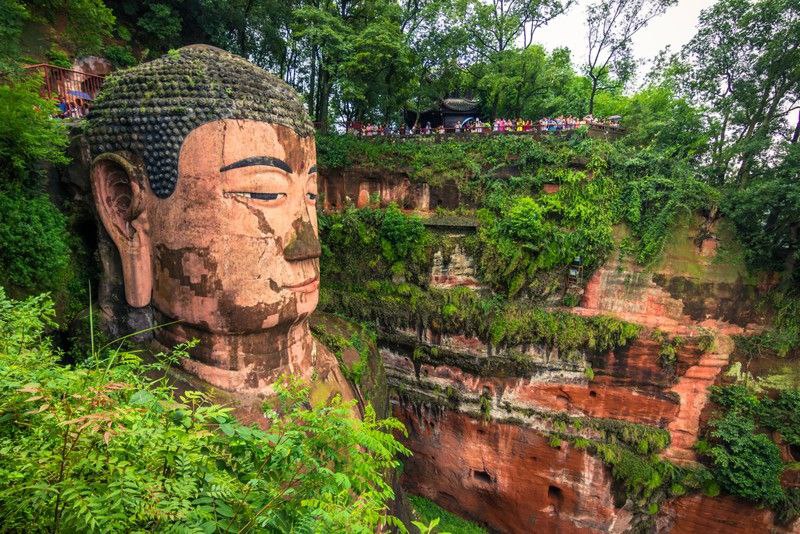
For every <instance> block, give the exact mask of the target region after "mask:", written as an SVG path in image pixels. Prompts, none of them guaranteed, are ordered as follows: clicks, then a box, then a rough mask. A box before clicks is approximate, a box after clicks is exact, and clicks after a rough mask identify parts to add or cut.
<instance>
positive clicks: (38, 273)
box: [0, 187, 74, 293]
mask: <svg viewBox="0 0 800 534" xmlns="http://www.w3.org/2000/svg"><path fill="white" fill-rule="evenodd" d="M71 242H72V238H71V236H70V235H69V233H68V232H67V225H66V219H65V217H64V215H62V214H61V212H60V211H58V209H57V208H56V207H55V206H54V205H53V203H52V202H51V201H50V199H49V198H48V197H47V196H45V195H44V194H27V193H24V192H23V191H22V189H21V188H19V187H14V188H11V189H9V190H4V189H3V188H0V264H2V265H3V270H2V272H0V284H2V285H5V286H11V287H13V288H14V289H15V290H17V291H25V292H29V293H30V292H36V291H44V290H50V291H55V292H60V291H63V290H64V289H66V288H67V286H68V284H69V283H70V280H71V277H72V276H74V274H73V272H72V270H71V269H70V267H71V261H72V260H71V255H70V244H71Z"/></svg>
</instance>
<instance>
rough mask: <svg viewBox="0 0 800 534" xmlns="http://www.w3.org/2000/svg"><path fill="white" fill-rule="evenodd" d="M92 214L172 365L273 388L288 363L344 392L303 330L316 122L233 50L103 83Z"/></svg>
mask: <svg viewBox="0 0 800 534" xmlns="http://www.w3.org/2000/svg"><path fill="white" fill-rule="evenodd" d="M88 137H89V142H90V145H91V147H92V152H93V156H94V160H93V164H92V189H93V193H94V198H95V203H96V206H97V212H98V214H99V217H100V219H101V220H102V222H103V226H104V227H105V229H106V230H107V231H108V234H109V235H110V237H111V239H112V240H113V242H114V244H115V245H116V248H117V249H118V251H119V256H120V262H121V265H122V273H123V278H124V285H125V298H126V300H127V302H128V303H129V304H130V305H131V306H133V307H138V308H141V307H145V306H152V307H153V311H154V314H155V316H156V318H157V319H158V320H159V322H161V323H166V322H171V321H178V322H177V323H175V324H172V325H169V326H167V327H165V328H161V329H159V330H157V331H156V333H155V337H156V340H157V341H159V342H160V343H161V344H162V345H165V346H172V345H174V344H175V343H178V342H182V341H186V340H188V339H192V338H198V339H199V340H200V344H199V346H198V347H197V348H196V349H195V350H194V352H193V353H192V359H191V360H186V361H184V362H183V365H184V367H185V368H186V369H187V370H188V371H190V372H192V373H193V374H195V375H197V376H199V377H201V378H203V379H205V380H206V381H207V382H209V383H211V384H213V385H215V386H217V387H221V388H223V389H227V390H231V391H238V392H248V393H258V394H269V393H270V391H271V385H272V383H273V382H274V381H275V379H276V378H277V377H278V376H279V375H280V374H281V373H285V372H292V373H295V374H299V375H301V376H303V377H305V378H306V379H307V380H309V381H311V382H314V387H315V388H316V389H315V392H312V398H315V397H316V398H317V399H319V398H324V397H327V396H328V395H329V394H330V393H333V392H339V393H342V395H343V396H344V398H346V399H350V398H352V397H353V395H352V392H351V390H350V387H349V386H348V384H347V382H346V381H345V380H344V378H343V375H342V373H341V371H340V370H339V367H338V364H337V361H336V358H335V357H334V356H333V355H332V354H331V353H330V352H329V351H327V350H326V349H325V348H324V347H322V346H321V345H319V344H317V343H316V342H315V341H314V339H313V338H312V337H311V334H310V331H309V327H308V323H307V317H308V315H309V314H310V313H311V312H313V311H314V309H315V308H316V306H317V301H318V297H319V293H318V291H319V257H320V244H319V240H318V238H317V215H316V208H315V204H316V200H317V174H316V172H317V166H316V148H315V144H314V136H313V127H312V125H311V122H310V120H309V119H308V117H307V115H306V113H305V110H304V108H303V105H302V103H301V101H300V99H299V98H298V96H297V94H296V93H295V91H294V90H293V89H292V88H290V87H289V86H288V85H286V84H285V83H283V82H282V81H281V80H279V79H278V78H276V77H274V76H272V75H271V74H269V73H267V72H265V71H264V70H262V69H260V68H258V67H256V66H254V65H252V64H250V63H248V62H247V61H245V60H244V59H242V58H239V57H237V56H234V55H232V54H229V53H227V52H225V51H222V50H219V49H216V48H213V47H208V46H202V45H199V46H190V47H186V48H182V49H180V50H178V51H177V53H175V52H173V53H170V54H167V55H166V56H164V57H162V58H160V59H157V60H155V61H152V62H149V63H144V64H142V65H139V66H137V67H134V68H132V69H129V70H126V71H124V72H122V73H121V74H118V75H116V76H114V77H112V78H111V80H110V81H109V82H108V83H107V84H106V86H105V87H104V88H103V90H102V92H101V93H100V95H99V97H98V99H97V101H96V103H95V106H94V107H93V109H92V112H91V114H90V116H89V127H88Z"/></svg>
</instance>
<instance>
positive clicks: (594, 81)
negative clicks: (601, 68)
mask: <svg viewBox="0 0 800 534" xmlns="http://www.w3.org/2000/svg"><path fill="white" fill-rule="evenodd" d="M589 78H591V80H592V92H591V93H590V94H589V115H594V97H595V96H596V95H597V83H598V79H597V78H596V77H594V76H592V75H591V74H590V75H589Z"/></svg>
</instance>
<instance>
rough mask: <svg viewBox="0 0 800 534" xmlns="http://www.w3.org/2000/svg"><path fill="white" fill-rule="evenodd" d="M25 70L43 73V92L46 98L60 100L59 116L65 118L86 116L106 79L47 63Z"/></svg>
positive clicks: (31, 66)
mask: <svg viewBox="0 0 800 534" xmlns="http://www.w3.org/2000/svg"><path fill="white" fill-rule="evenodd" d="M25 70H27V71H29V72H40V73H42V74H43V76H44V83H43V84H42V90H41V94H42V96H43V97H45V98H55V99H57V100H58V106H59V110H60V113H59V116H61V117H64V118H70V117H71V118H81V117H85V116H86V114H87V113H88V112H89V108H90V107H91V105H92V101H93V100H94V99H95V97H96V96H97V93H98V92H99V91H100V88H101V87H102V86H103V81H104V79H105V78H104V77H103V76H99V75H97V74H87V73H85V72H81V71H79V70H72V69H65V68H63V67H56V66H55V65H48V64H47V63H39V64H37V65H28V66H27V67H25Z"/></svg>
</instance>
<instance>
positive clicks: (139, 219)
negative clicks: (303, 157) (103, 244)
mask: <svg viewBox="0 0 800 534" xmlns="http://www.w3.org/2000/svg"><path fill="white" fill-rule="evenodd" d="M91 180H92V193H93V194H94V201H95V205H96V206H97V213H98V215H99V216H100V220H102V221H103V226H104V227H105V229H106V231H107V232H108V234H109V235H110V236H111V239H112V241H114V244H115V245H116V246H117V250H118V251H119V257H120V260H121V261H122V275H123V278H124V282H125V300H127V301H128V304H130V305H131V306H133V307H136V308H141V307H143V306H147V305H148V304H150V298H151V295H152V292H153V258H152V253H151V249H152V247H151V238H150V225H149V224H148V220H147V212H146V211H145V209H144V194H145V190H144V187H143V184H144V174H143V172H142V171H140V170H138V169H137V167H135V166H134V165H133V164H132V163H131V162H129V161H128V160H127V159H125V158H124V157H122V156H120V155H119V154H112V153H107V154H101V155H100V156H97V158H95V160H94V161H93V162H92V171H91Z"/></svg>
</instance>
